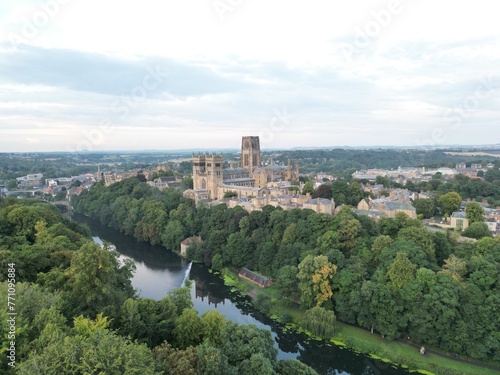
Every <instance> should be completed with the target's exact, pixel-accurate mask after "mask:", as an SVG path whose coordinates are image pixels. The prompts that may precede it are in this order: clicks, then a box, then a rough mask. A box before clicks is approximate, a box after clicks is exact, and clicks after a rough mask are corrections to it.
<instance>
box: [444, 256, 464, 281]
mask: <svg viewBox="0 0 500 375" xmlns="http://www.w3.org/2000/svg"><path fill="white" fill-rule="evenodd" d="M466 273H467V264H466V263H465V261H464V260H462V259H460V258H458V257H457V256H455V255H452V256H451V257H449V258H448V259H445V261H444V265H443V269H442V270H441V271H439V272H438V275H447V276H450V277H451V278H452V279H453V280H454V281H456V282H460V281H462V278H463V277H464V276H465V274H466Z"/></svg>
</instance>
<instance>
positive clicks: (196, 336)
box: [174, 309, 204, 349]
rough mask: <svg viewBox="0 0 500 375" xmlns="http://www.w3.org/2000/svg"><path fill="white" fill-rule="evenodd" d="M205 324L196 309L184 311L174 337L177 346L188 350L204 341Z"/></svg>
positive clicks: (176, 326)
mask: <svg viewBox="0 0 500 375" xmlns="http://www.w3.org/2000/svg"><path fill="white" fill-rule="evenodd" d="M203 329H204V327H203V322H202V320H201V318H200V317H199V316H198V313H197V311H196V310H195V309H184V311H183V312H182V314H181V316H179V318H177V321H176V323H175V328H174V336H175V341H176V343H177V346H178V347H180V348H182V349H186V348H187V347H188V346H196V345H198V344H200V343H201V341H202V339H203Z"/></svg>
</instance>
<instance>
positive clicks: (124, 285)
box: [63, 242, 133, 317]
mask: <svg viewBox="0 0 500 375" xmlns="http://www.w3.org/2000/svg"><path fill="white" fill-rule="evenodd" d="M116 256H117V255H116V254H114V253H112V252H110V251H107V250H103V249H101V248H100V247H99V246H98V245H97V244H96V243H94V242H88V243H86V244H85V245H83V246H82V247H81V248H80V250H78V251H77V253H76V254H75V255H74V256H73V258H72V259H71V267H70V269H69V271H68V273H67V276H68V282H67V285H66V287H65V289H66V290H67V292H66V293H65V294H64V295H63V296H64V299H65V300H66V301H67V303H68V307H69V308H70V309H73V311H75V313H77V314H78V313H81V314H84V315H88V316H90V317H95V316H96V315H97V314H98V313H99V312H107V313H110V314H111V315H115V313H116V311H115V310H116V308H117V307H118V306H120V305H121V304H122V303H123V302H124V301H125V300H126V299H127V298H128V297H131V296H132V295H133V288H132V284H131V282H130V278H131V276H132V272H131V269H130V267H131V265H130V264H128V263H127V264H125V265H124V266H123V267H120V266H119V264H118V261H117V259H116Z"/></svg>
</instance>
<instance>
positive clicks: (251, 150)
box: [241, 137, 260, 173]
mask: <svg viewBox="0 0 500 375" xmlns="http://www.w3.org/2000/svg"><path fill="white" fill-rule="evenodd" d="M241 167H242V168H245V169H247V170H248V171H249V172H250V173H253V171H254V169H255V168H257V167H260V142H259V137H243V138H242V140H241Z"/></svg>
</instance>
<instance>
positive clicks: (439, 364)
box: [221, 269, 500, 375]
mask: <svg viewBox="0 0 500 375" xmlns="http://www.w3.org/2000/svg"><path fill="white" fill-rule="evenodd" d="M221 277H222V278H223V279H224V283H225V284H226V285H227V286H229V287H231V288H232V289H233V290H237V291H239V292H240V293H241V294H243V295H246V296H247V297H249V298H250V299H251V300H252V303H253V304H254V306H255V307H256V308H257V309H258V310H260V311H261V312H262V313H263V314H266V315H268V316H269V317H270V318H271V319H273V320H276V321H279V322H280V323H283V324H286V325H287V327H288V329H290V330H294V331H296V332H303V333H306V334H307V335H308V336H310V337H311V338H313V339H316V340H327V339H324V338H319V337H314V336H313V335H312V334H311V333H310V332H308V331H306V330H304V329H303V328H302V327H301V325H302V320H303V318H304V311H303V310H301V309H300V306H299V305H298V304H296V303H290V302H289V301H284V300H283V299H282V298H280V297H279V295H278V292H277V290H276V289H275V288H273V287H272V286H271V287H268V288H265V289H262V288H260V287H259V286H257V285H255V284H252V283H251V282H249V281H247V280H244V279H241V278H239V277H238V275H237V274H236V273H235V272H234V271H231V270H229V269H224V270H223V271H222V273H221ZM336 324H337V333H336V334H335V336H333V337H331V338H330V340H329V341H330V342H331V343H333V344H334V345H337V346H345V347H347V348H349V349H351V350H354V351H356V352H358V353H362V354H365V355H368V356H369V357H370V358H373V359H376V360H378V361H382V362H384V363H385V364H386V366H391V365H397V366H400V367H403V368H407V369H410V371H411V372H419V373H422V374H436V375H495V374H498V373H499V372H500V367H496V366H494V365H492V364H488V363H479V362H477V361H472V360H468V359H460V358H458V359H457V358H452V357H451V356H449V355H447V354H446V353H442V352H440V351H439V350H437V349H436V348H429V347H426V349H427V350H426V354H425V355H421V354H420V352H419V348H420V346H421V345H420V344H418V343H413V342H411V341H408V342H406V341H405V342H397V341H388V340H385V339H383V338H382V337H380V335H378V334H374V333H371V332H370V331H368V330H365V329H363V328H360V327H355V326H352V325H349V324H345V323H343V322H340V321H337V323H336ZM380 367H381V366H380V364H377V368H379V369H380V370H382V368H380Z"/></svg>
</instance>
